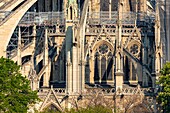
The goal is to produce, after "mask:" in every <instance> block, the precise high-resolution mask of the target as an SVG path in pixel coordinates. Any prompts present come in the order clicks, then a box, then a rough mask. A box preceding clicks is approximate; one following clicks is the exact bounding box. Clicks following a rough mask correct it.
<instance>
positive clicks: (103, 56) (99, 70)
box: [94, 44, 113, 83]
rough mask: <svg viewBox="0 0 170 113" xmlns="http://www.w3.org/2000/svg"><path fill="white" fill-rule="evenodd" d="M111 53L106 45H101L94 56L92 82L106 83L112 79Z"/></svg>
mask: <svg viewBox="0 0 170 113" xmlns="http://www.w3.org/2000/svg"><path fill="white" fill-rule="evenodd" d="M112 75H113V53H112V50H111V49H110V48H109V46H108V45H107V44H101V45H100V46H99V47H98V48H97V49H96V51H95V55H94V80H95V81H96V82H99V81H101V83H106V82H107V80H112V79H113V77H112Z"/></svg>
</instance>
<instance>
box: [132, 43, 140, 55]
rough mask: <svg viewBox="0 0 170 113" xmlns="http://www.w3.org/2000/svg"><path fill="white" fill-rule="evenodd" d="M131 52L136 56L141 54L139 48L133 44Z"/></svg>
mask: <svg viewBox="0 0 170 113" xmlns="http://www.w3.org/2000/svg"><path fill="white" fill-rule="evenodd" d="M130 52H131V53H132V54H134V55H136V54H138V53H139V46H138V45H137V44H133V45H132V46H131V47H130Z"/></svg>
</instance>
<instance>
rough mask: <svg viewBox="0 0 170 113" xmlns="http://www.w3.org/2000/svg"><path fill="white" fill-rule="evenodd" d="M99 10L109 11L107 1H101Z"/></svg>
mask: <svg viewBox="0 0 170 113" xmlns="http://www.w3.org/2000/svg"><path fill="white" fill-rule="evenodd" d="M100 10H101V11H109V0H101V1H100Z"/></svg>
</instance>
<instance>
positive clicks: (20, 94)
mask: <svg viewBox="0 0 170 113" xmlns="http://www.w3.org/2000/svg"><path fill="white" fill-rule="evenodd" d="M19 70H20V66H18V65H17V64H16V63H14V61H12V60H10V59H6V58H3V57H1V58H0V112H2V113H3V112H5V113H26V112H27V110H28V107H29V105H30V104H33V103H35V102H36V101H37V100H39V99H38V95H37V92H36V91H32V90H31V87H30V82H29V80H28V79H26V77H23V76H22V75H21V73H20V71H19Z"/></svg>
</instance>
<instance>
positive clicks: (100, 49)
mask: <svg viewBox="0 0 170 113" xmlns="http://www.w3.org/2000/svg"><path fill="white" fill-rule="evenodd" d="M99 52H100V53H101V54H105V53H107V52H108V46H107V45H106V44H102V45H101V46H99Z"/></svg>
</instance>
